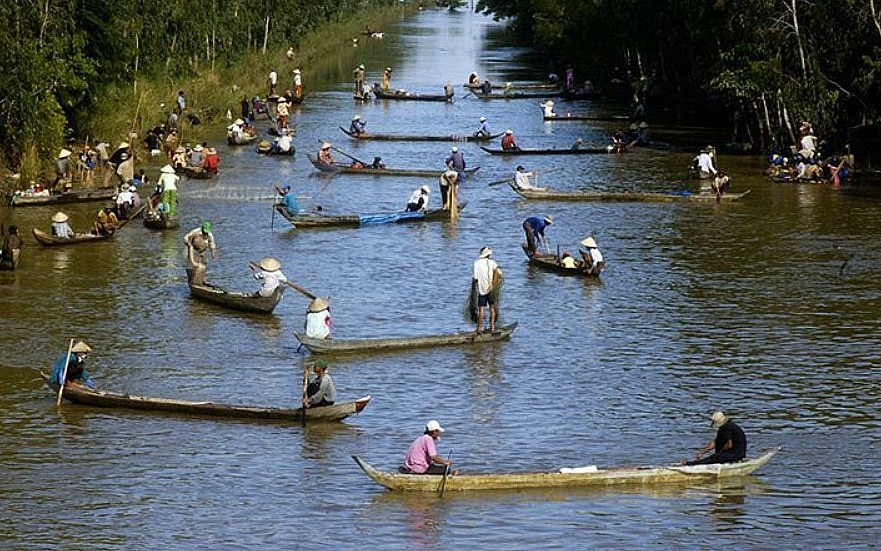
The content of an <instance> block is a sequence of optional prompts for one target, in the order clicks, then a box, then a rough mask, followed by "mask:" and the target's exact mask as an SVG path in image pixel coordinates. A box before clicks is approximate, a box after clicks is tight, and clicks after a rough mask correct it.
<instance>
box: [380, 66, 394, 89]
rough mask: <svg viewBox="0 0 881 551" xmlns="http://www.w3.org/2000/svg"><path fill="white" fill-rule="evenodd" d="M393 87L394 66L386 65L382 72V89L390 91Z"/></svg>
mask: <svg viewBox="0 0 881 551" xmlns="http://www.w3.org/2000/svg"><path fill="white" fill-rule="evenodd" d="M391 87H392V68H391V67H386V68H385V71H383V72H382V91H383V92H388V91H389V90H390V89H391Z"/></svg>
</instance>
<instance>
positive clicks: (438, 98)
mask: <svg viewBox="0 0 881 551" xmlns="http://www.w3.org/2000/svg"><path fill="white" fill-rule="evenodd" d="M371 92H373V95H374V96H376V99H396V100H403V101H434V102H439V103H446V102H450V103H452V101H453V97H452V96H449V97H448V96H445V95H443V94H415V93H413V92H402V93H398V94H396V93H394V92H384V91H382V90H371Z"/></svg>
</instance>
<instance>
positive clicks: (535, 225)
mask: <svg viewBox="0 0 881 551" xmlns="http://www.w3.org/2000/svg"><path fill="white" fill-rule="evenodd" d="M524 222H526V223H528V224H529V225H530V226H532V234H533V235H535V236H536V237H544V236H545V228H546V227H548V223H547V222H545V220H544V218H539V217H538V216H530V217H529V218H527V219H526V220H524Z"/></svg>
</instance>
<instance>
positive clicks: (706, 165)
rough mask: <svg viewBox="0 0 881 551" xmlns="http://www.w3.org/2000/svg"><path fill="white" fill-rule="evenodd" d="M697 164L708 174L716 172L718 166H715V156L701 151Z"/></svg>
mask: <svg viewBox="0 0 881 551" xmlns="http://www.w3.org/2000/svg"><path fill="white" fill-rule="evenodd" d="M697 166H698V168H699V169H700V171H701V172H706V173H707V174H715V173H716V167H714V166H713V158H712V157H710V154H709V153H701V154H700V155H698V156H697Z"/></svg>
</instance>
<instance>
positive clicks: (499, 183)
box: [487, 178, 511, 187]
mask: <svg viewBox="0 0 881 551" xmlns="http://www.w3.org/2000/svg"><path fill="white" fill-rule="evenodd" d="M510 181H511V178H503V179H501V180H495V181H492V182H490V183H489V184H487V185H488V186H490V187H492V186H500V185H502V184H507V183H508V182H510Z"/></svg>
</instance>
